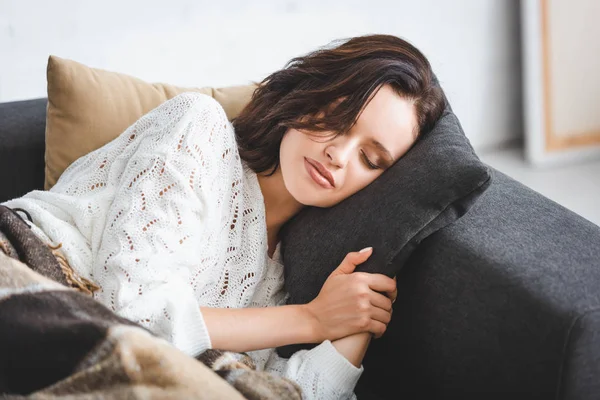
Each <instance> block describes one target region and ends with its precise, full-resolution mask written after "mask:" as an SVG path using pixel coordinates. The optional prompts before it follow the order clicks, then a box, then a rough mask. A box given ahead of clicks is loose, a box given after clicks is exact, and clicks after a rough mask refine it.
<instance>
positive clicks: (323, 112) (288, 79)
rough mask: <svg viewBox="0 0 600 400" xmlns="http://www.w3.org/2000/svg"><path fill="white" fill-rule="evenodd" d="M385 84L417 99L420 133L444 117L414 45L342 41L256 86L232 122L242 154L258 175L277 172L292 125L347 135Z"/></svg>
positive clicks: (438, 92) (383, 39)
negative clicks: (285, 140)
mask: <svg viewBox="0 0 600 400" xmlns="http://www.w3.org/2000/svg"><path fill="white" fill-rule="evenodd" d="M385 84H387V85H390V86H391V87H392V89H393V90H394V91H395V92H396V93H397V94H398V95H399V96H401V97H403V98H405V99H408V100H410V101H412V102H413V104H414V106H415V110H416V115H417V120H418V132H417V135H418V136H420V135H421V134H423V133H424V132H426V131H428V130H430V129H431V128H432V127H433V126H434V125H435V123H436V121H437V120H438V119H439V118H440V116H441V115H442V113H443V111H444V108H445V96H444V93H443V91H442V89H441V87H440V86H439V83H438V81H437V79H436V78H435V76H434V74H433V72H432V70H431V65H430V64H429V61H428V60H427V58H425V56H424V55H423V54H422V53H421V52H420V51H419V50H418V49H417V48H415V47H414V46H413V45H411V44H410V43H408V42H407V41H406V40H403V39H401V38H398V37H396V36H391V35H367V36H358V37H354V38H351V39H341V40H337V41H334V42H331V43H330V44H329V45H328V46H326V47H324V48H321V49H318V50H316V51H313V52H311V53H309V54H307V55H304V56H301V57H296V58H293V59H292V60H290V61H289V62H288V63H287V64H286V65H285V67H284V68H283V69H281V70H279V71H277V72H274V73H272V74H271V75H269V76H268V77H266V78H265V79H264V80H263V81H262V82H261V83H260V84H259V86H258V88H257V89H256V90H255V91H254V93H253V95H252V98H251V100H250V102H249V103H248V105H247V106H246V107H245V108H244V109H243V110H242V111H241V113H240V114H239V116H238V117H237V118H235V119H234V120H233V121H232V123H233V126H234V127H235V133H236V139H237V143H238V147H239V152H240V157H241V158H242V160H244V161H246V163H247V164H248V166H249V167H250V168H252V170H253V171H255V172H256V173H262V172H265V171H267V170H269V169H272V172H271V173H270V174H271V175H272V174H273V173H274V172H275V171H276V170H277V168H278V167H279V148H280V145H281V140H282V139H283V136H284V135H285V133H286V132H287V130H288V129H291V128H292V129H298V130H305V131H309V132H314V133H316V134H318V133H319V132H328V133H329V134H333V137H336V136H337V135H343V134H345V133H347V132H348V131H349V130H350V128H351V127H352V126H353V125H354V123H355V122H356V120H357V119H358V117H359V115H360V112H361V111H362V109H363V108H364V106H366V104H367V103H368V101H370V99H371V98H372V95H374V94H375V93H376V90H377V89H378V88H379V87H381V85H385Z"/></svg>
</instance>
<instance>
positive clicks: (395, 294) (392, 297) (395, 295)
mask: <svg viewBox="0 0 600 400" xmlns="http://www.w3.org/2000/svg"><path fill="white" fill-rule="evenodd" d="M388 297H389V299H390V300H391V301H392V304H394V303H395V302H396V299H397V298H398V289H397V288H396V289H394V291H393V292H391V293H388Z"/></svg>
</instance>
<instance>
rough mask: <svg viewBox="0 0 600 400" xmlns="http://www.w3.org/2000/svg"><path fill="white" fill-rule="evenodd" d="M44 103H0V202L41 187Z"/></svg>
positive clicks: (44, 125) (42, 100)
mask: <svg viewBox="0 0 600 400" xmlns="http://www.w3.org/2000/svg"><path fill="white" fill-rule="evenodd" d="M46 104H47V100H46V99H35V100H26V101H17V102H7V103H0V202H3V201H6V200H10V199H12V198H15V197H18V196H22V195H24V194H25V193H27V192H29V191H31V190H34V189H42V188H43V187H44V149H45V144H44V143H45V140H44V138H45V128H46Z"/></svg>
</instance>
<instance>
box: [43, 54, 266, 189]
mask: <svg viewBox="0 0 600 400" xmlns="http://www.w3.org/2000/svg"><path fill="white" fill-rule="evenodd" d="M47 79H48V115H47V119H46V170H45V184H44V187H45V189H50V188H51V187H52V186H54V184H55V183H56V181H57V180H58V178H59V177H60V175H61V174H62V173H63V171H64V170H65V169H66V168H67V167H68V166H69V165H70V164H71V163H72V162H73V161H75V160H76V159H78V158H79V157H81V156H83V155H85V154H87V153H89V152H91V151H93V150H96V149H97V148H100V147H102V146H103V145H104V144H106V143H108V142H110V141H111V140H113V139H114V138H116V137H117V136H118V135H119V134H120V133H122V132H123V131H124V130H125V129H126V128H127V127H128V126H129V125H131V124H132V123H134V122H135V121H136V120H137V119H139V118H140V117H141V116H142V115H144V114H146V113H147V112H149V111H150V110H152V109H154V108H155V107H157V106H158V105H159V104H161V103H162V102H164V101H166V100H168V99H170V98H172V97H174V96H176V95H178V94H180V93H183V92H186V91H194V92H201V93H205V94H208V95H210V96H212V97H214V98H215V99H216V100H217V101H218V102H219V103H221V105H222V106H223V108H224V109H225V112H226V113H227V115H228V117H229V118H230V119H231V118H233V117H234V116H236V115H237V114H238V113H239V112H240V111H241V109H242V108H243V107H244V106H245V105H246V104H247V103H248V101H249V100H250V97H251V95H252V93H253V92H254V89H256V85H254V84H252V85H246V86H236V87H228V88H220V89H213V88H210V87H203V88H182V87H177V86H173V85H168V84H162V83H148V82H144V81H143V80H141V79H137V78H134V77H131V76H128V75H125V74H120V73H116V72H109V71H104V70H101V69H96V68H89V67H87V66H85V65H83V64H80V63H77V62H75V61H71V60H65V59H62V58H59V57H56V56H50V58H49V59H48V67H47Z"/></svg>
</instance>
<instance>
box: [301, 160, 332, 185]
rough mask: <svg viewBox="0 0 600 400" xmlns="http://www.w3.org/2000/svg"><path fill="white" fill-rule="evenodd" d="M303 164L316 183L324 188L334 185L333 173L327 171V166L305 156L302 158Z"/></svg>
mask: <svg viewBox="0 0 600 400" xmlns="http://www.w3.org/2000/svg"><path fill="white" fill-rule="evenodd" d="M304 164H305V167H306V169H307V171H308V173H309V175H310V176H311V177H312V178H313V180H314V181H315V182H316V183H317V184H319V185H320V186H322V187H324V188H326V189H332V188H334V187H335V180H334V178H333V175H331V172H329V171H328V170H327V168H325V167H324V166H323V164H321V163H320V162H318V161H315V160H313V159H310V158H306V157H305V158H304Z"/></svg>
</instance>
